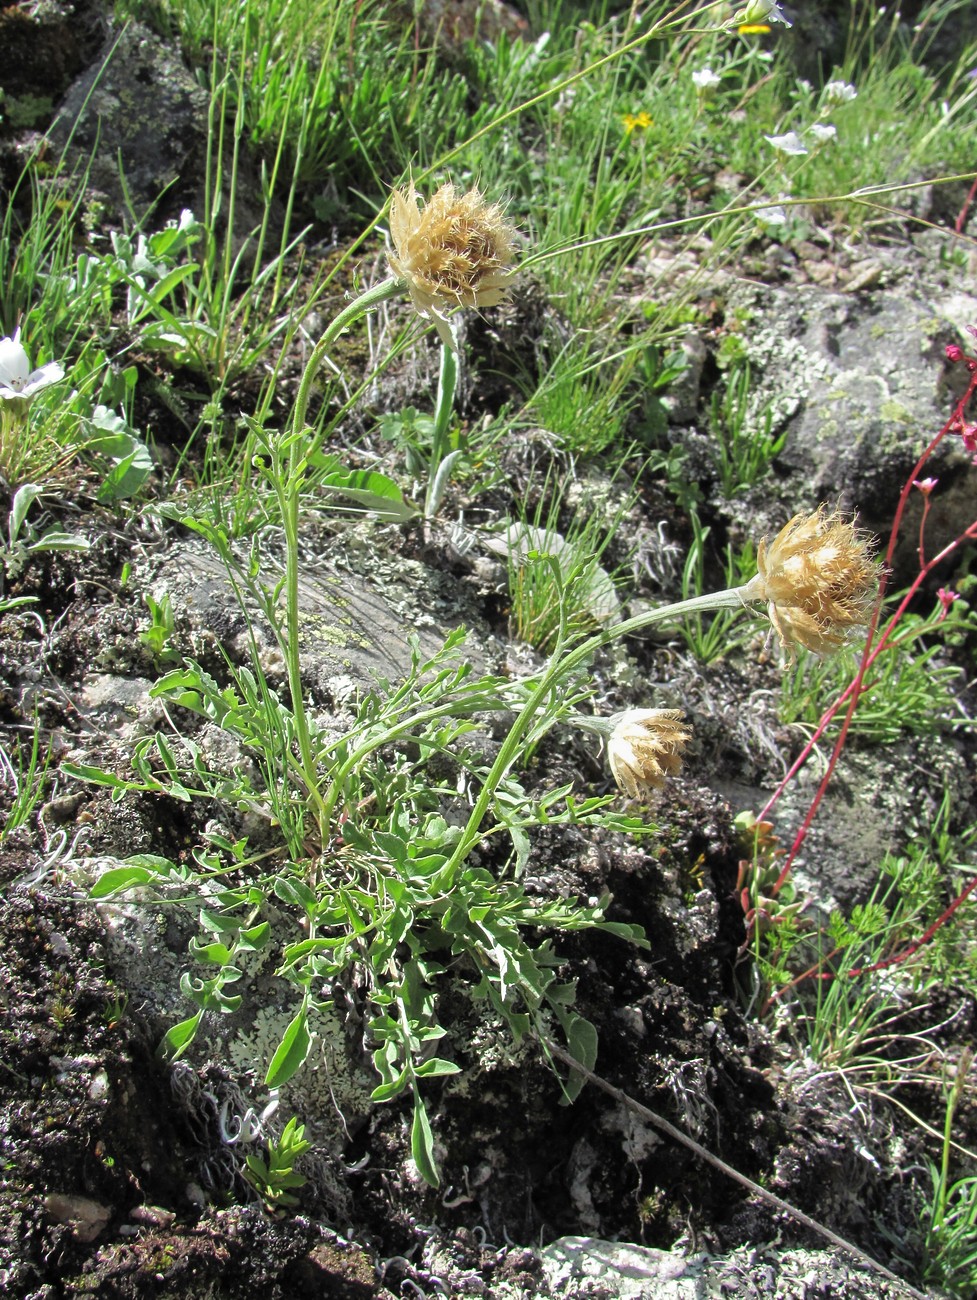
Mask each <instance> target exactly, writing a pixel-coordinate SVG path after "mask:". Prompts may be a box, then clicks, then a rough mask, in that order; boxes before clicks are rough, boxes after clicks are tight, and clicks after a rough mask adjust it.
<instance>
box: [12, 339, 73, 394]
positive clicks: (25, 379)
mask: <svg viewBox="0 0 977 1300" xmlns="http://www.w3.org/2000/svg"><path fill="white" fill-rule="evenodd" d="M63 378H64V371H63V370H62V368H61V367H60V366H59V365H58V363H57V362H56V361H49V362H48V363H47V365H45V366H41V367H40V369H38V370H31V362H30V357H29V356H28V355H27V353H26V352H25V351H24V349H23V347H22V345H21V342H20V330H19V329H18V330H15V331H14V336H13V338H2V339H0V399H2V400H3V401H5V402H9V401H14V400H29V399H30V398H32V397H33V396H34V394H35V393H39V392H40V391H41V389H42V388H47V387H48V386H49V385H50V384H56V383H57V382H58V380H59V379H63Z"/></svg>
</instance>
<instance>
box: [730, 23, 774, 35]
mask: <svg viewBox="0 0 977 1300" xmlns="http://www.w3.org/2000/svg"><path fill="white" fill-rule="evenodd" d="M736 30H737V31H738V32H739V34H740V36H763V35H764V34H765V33H766V32H769V30H770V24H769V23H740V25H739V27H737V29H736Z"/></svg>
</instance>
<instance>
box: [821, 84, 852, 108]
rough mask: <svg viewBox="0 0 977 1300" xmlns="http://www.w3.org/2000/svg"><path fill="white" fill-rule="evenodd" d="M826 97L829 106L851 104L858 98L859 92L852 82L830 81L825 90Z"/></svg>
mask: <svg viewBox="0 0 977 1300" xmlns="http://www.w3.org/2000/svg"><path fill="white" fill-rule="evenodd" d="M824 97H825V99H826V100H827V101H828V103H829V104H850V103H851V101H852V100H853V99H857V98H858V91H857V90H856V89H855V87H854V86H853V85H852V84H851V82H850V81H829V82H828V83H827V85H826V86H825V88H824Z"/></svg>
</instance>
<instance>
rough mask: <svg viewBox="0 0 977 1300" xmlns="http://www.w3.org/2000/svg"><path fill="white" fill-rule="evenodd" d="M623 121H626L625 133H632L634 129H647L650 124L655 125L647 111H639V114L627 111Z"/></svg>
mask: <svg viewBox="0 0 977 1300" xmlns="http://www.w3.org/2000/svg"><path fill="white" fill-rule="evenodd" d="M621 121H622V122H623V123H624V134H625V135H630V134H631V132H632V131H634V130H639V131H647V130H648V128H649V126H654V125H655V124H654V122H653V121H652V120H651V118H650V116H649V115H648V114H647V113H638V114H637V115H635V114H634V113H625V114H624V116H623V117H622V118H621Z"/></svg>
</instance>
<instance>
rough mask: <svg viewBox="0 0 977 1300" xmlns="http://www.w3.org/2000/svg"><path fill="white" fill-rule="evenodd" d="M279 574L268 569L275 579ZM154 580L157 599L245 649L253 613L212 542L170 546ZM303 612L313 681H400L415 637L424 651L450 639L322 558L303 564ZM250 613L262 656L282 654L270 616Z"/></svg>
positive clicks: (306, 670) (305, 660) (305, 663)
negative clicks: (246, 609) (246, 612)
mask: <svg viewBox="0 0 977 1300" xmlns="http://www.w3.org/2000/svg"><path fill="white" fill-rule="evenodd" d="M274 580H275V576H274V574H272V573H269V576H268V581H269V582H273V581H274ZM152 586H153V591H154V594H155V596H156V599H157V600H158V599H160V597H161V595H162V594H164V593H165V594H166V595H168V596H169V599H170V602H171V604H172V607H173V612H174V614H175V615H176V616H177V618H179V617H180V616H181V615H182V616H183V617H185V618H186V619H187V620H188V621H189V623H190V624H191V628H192V629H206V630H208V631H209V632H210V633H211V634H212V635H213V636H214V637H215V638H216V639H217V641H218V642H220V643H221V644H222V645H224V646H227V647H234V648H236V649H237V650H238V651H240V650H241V649H242V648H244V647H245V646H246V645H247V637H248V625H247V619H246V618H245V615H244V612H243V610H242V608H241V605H240V602H239V601H238V599H237V597H236V595H235V593H234V590H233V587H232V584H231V581H230V578H229V577H228V574H227V571H226V569H225V568H224V565H223V564H222V562H221V561H220V559H219V558H218V557H217V555H216V554H215V553H214V552H213V551H212V550H210V548H209V547H208V546H207V545H206V544H205V543H202V542H198V541H196V540H190V541H185V542H180V543H178V544H177V545H175V546H173V547H171V548H170V549H169V551H168V552H167V555H166V557H165V559H164V560H163V562H162V565H161V566H160V568H159V569H158V571H157V573H156V576H155V579H154V580H153V583H152ZM299 612H300V619H301V627H302V650H301V654H302V670H303V674H307V677H308V679H309V680H310V681H311V682H312V683H313V686H315V685H316V684H319V685H323V684H325V683H326V682H327V681H330V680H332V679H335V678H338V677H342V678H348V679H350V680H351V682H352V684H353V685H354V686H360V687H363V686H365V687H372V686H374V685H375V684H376V681H377V679H378V678H387V679H391V680H396V679H398V678H401V677H404V676H405V675H406V674H407V673H408V672H409V671H410V666H411V646H410V641H409V639H408V638H409V637H410V636H411V635H415V636H416V637H417V638H418V642H419V645H420V650H421V654H422V655H424V656H425V657H429V656H431V655H433V654H435V653H436V652H437V651H438V650H439V649H440V648H441V645H442V644H443V642H444V637H445V633H442V632H441V630H440V629H438V628H436V627H433V626H431V625H430V624H429V623H428V625H421V624H420V622H419V621H418V622H417V623H412V622H411V621H410V613H409V610H408V609H406V608H403V609H398V608H397V602H396V599H395V598H394V597H392V596H389V595H387V594H386V593H384V592H381V591H380V590H379V589H378V588H377V587H375V586H373V585H372V584H370V583H369V582H367V580H366V579H365V578H362V577H360V576H358V575H357V574H354V573H348V572H342V573H340V572H338V571H337V570H336V569H334V568H331V567H330V566H329V565H328V564H327V563H326V562H325V561H322V560H320V561H317V562H316V563H315V564H314V565H309V566H306V567H305V569H304V570H303V573H302V576H301V579H300V582H299ZM283 614H284V610H283ZM251 619H252V627H253V630H254V635H255V641H256V645H257V648H258V651H259V655H262V656H263V657H264V656H275V655H277V654H279V653H280V652H279V650H278V646H277V642H276V640H275V635H274V632H273V631H272V628H271V625H270V623H269V622H268V620H267V618H265V617H264V615H263V614H261V613H259V612H258V611H257V610H256V609H252V610H251ZM263 666H265V667H266V669H267V665H265V664H264V662H263Z"/></svg>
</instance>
